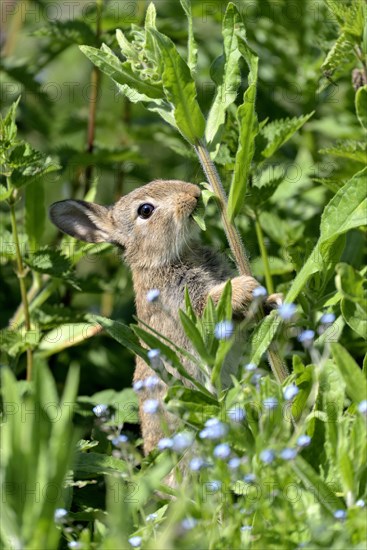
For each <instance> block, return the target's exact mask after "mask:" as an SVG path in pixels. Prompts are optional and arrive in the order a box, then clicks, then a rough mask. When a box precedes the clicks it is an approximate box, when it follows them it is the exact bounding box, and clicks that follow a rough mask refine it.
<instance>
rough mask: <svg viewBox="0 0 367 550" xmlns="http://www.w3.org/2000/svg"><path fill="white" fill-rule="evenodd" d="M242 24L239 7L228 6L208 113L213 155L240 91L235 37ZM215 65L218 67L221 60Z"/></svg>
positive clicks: (209, 146) (238, 53) (239, 53)
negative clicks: (221, 52) (215, 86)
mask: <svg viewBox="0 0 367 550" xmlns="http://www.w3.org/2000/svg"><path fill="white" fill-rule="evenodd" d="M239 25H242V23H241V18H240V14H239V13H238V10H237V8H236V6H235V5H234V4H232V3H229V4H228V6H227V9H226V13H225V15H224V18H223V27H222V35H223V44H224V46H223V47H224V53H223V56H221V59H220V60H219V62H220V71H219V75H218V76H216V77H215V80H216V82H217V83H218V86H217V91H216V95H215V98H214V101H213V104H212V106H211V108H210V111H209V114H208V118H207V123H206V130H205V138H206V141H207V143H208V149H209V151H213V152H214V151H215V152H217V151H218V147H219V143H220V137H221V134H222V131H223V127H224V122H225V116H226V111H227V109H228V107H229V106H230V105H231V104H232V103H233V102H234V101H235V100H236V97H237V91H238V88H239V86H240V83H241V73H240V67H239V59H240V57H241V52H240V51H239V49H238V38H237V34H236V30H237V28H238V26H239ZM242 26H243V25H242ZM214 63H216V65H218V60H216V61H215V62H214ZM214 156H215V155H214Z"/></svg>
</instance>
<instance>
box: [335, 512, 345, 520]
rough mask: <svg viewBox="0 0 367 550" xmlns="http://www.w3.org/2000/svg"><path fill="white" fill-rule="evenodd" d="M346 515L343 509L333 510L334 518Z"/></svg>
mask: <svg viewBox="0 0 367 550" xmlns="http://www.w3.org/2000/svg"><path fill="white" fill-rule="evenodd" d="M346 517H347V513H346V511H345V510H336V512H334V518H335V519H345V518H346Z"/></svg>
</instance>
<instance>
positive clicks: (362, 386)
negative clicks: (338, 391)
mask: <svg viewBox="0 0 367 550" xmlns="http://www.w3.org/2000/svg"><path fill="white" fill-rule="evenodd" d="M331 351H332V354H333V357H334V361H335V363H336V366H337V367H338V369H339V371H340V374H341V375H342V377H343V379H344V382H345V387H346V391H347V394H348V396H349V397H350V399H352V400H353V401H354V402H355V403H360V402H361V401H364V400H365V399H367V381H366V377H365V375H364V374H363V373H362V370H361V369H360V368H359V366H358V365H357V363H356V362H355V361H354V359H353V357H352V356H351V355H350V354H349V353H348V352H347V350H346V349H345V348H343V346H341V345H340V344H337V343H333V344H331Z"/></svg>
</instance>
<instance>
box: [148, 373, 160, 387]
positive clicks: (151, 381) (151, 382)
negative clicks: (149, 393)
mask: <svg viewBox="0 0 367 550" xmlns="http://www.w3.org/2000/svg"><path fill="white" fill-rule="evenodd" d="M159 384H160V380H159V378H158V376H148V378H146V379H145V387H146V389H147V390H154V388H156V387H157V386H159Z"/></svg>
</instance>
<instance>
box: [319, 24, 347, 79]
mask: <svg viewBox="0 0 367 550" xmlns="http://www.w3.org/2000/svg"><path fill="white" fill-rule="evenodd" d="M353 48H354V38H353V37H352V36H351V35H350V34H348V33H346V32H342V33H341V34H340V35H339V37H338V39H337V41H336V42H335V44H334V46H333V47H332V48H331V50H330V51H329V53H328V54H327V56H326V58H325V61H324V62H323V64H322V65H321V70H322V71H323V72H324V73H327V74H330V75H332V74H334V72H335V71H336V70H337V69H340V68H341V67H344V66H345V65H348V64H349V63H350V62H351V60H352V59H353Z"/></svg>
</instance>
